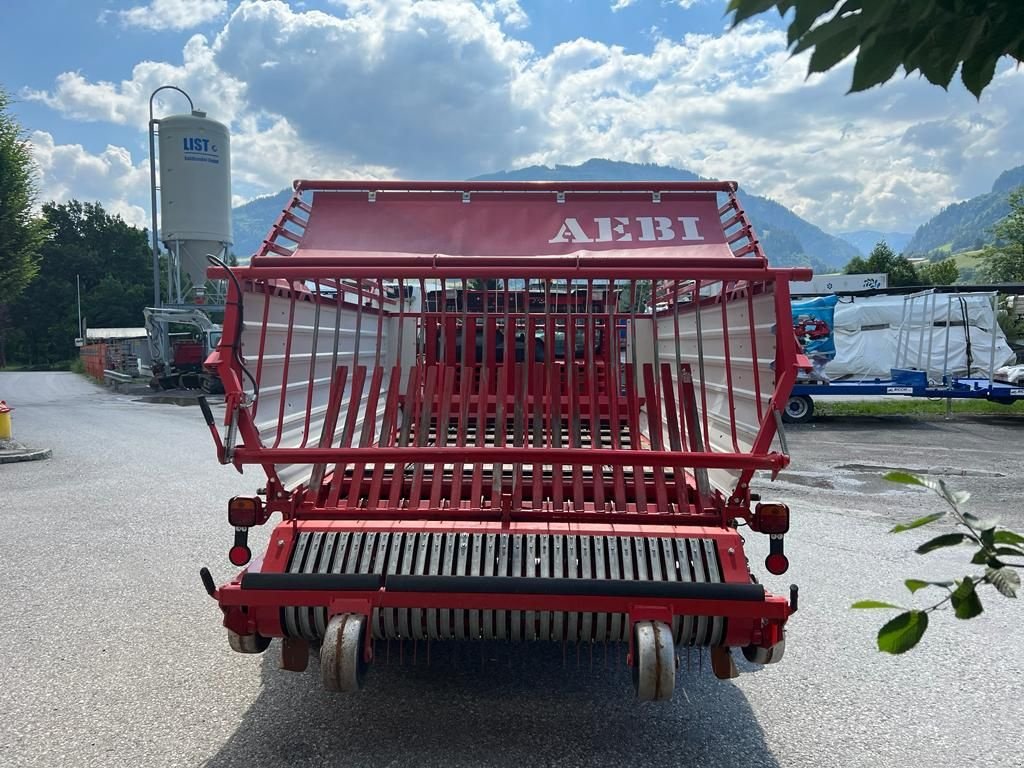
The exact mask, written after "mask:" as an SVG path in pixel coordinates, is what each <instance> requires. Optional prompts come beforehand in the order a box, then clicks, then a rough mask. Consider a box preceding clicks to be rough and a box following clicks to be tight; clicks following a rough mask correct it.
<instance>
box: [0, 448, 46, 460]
mask: <svg viewBox="0 0 1024 768" xmlns="http://www.w3.org/2000/svg"><path fill="white" fill-rule="evenodd" d="M52 455H53V451H52V450H51V449H50V448H39V449H31V448H28V449H25V450H19V451H0V464H15V463H17V462H19V461H40V460H42V459H48V458H50V456H52Z"/></svg>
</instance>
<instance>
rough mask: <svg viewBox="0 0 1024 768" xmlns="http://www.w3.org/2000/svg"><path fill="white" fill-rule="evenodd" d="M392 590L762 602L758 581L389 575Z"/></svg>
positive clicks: (387, 586)
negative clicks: (725, 582) (710, 581)
mask: <svg viewBox="0 0 1024 768" xmlns="http://www.w3.org/2000/svg"><path fill="white" fill-rule="evenodd" d="M384 586H385V587H386V588H387V589H388V590H389V591H393V592H463V593H473V594H481V593H489V594H505V595H590V596H596V597H664V598H678V599H690V600H738V601H746V602H763V601H764V587H763V586H761V585H760V584H718V583H713V584H705V583H700V582H687V581H622V580H618V579H550V578H536V577H521V576H407V575H389V576H387V577H386V579H385V581H384Z"/></svg>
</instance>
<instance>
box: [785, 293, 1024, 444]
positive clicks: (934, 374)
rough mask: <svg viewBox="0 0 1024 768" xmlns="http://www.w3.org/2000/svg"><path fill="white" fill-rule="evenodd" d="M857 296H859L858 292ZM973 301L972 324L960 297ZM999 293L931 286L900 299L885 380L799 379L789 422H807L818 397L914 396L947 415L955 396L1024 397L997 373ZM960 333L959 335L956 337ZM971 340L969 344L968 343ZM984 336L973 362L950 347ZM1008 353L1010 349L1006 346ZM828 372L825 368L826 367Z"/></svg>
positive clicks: (1003, 399) (992, 399)
mask: <svg viewBox="0 0 1024 768" xmlns="http://www.w3.org/2000/svg"><path fill="white" fill-rule="evenodd" d="M856 295H860V294H856ZM965 296H966V297H970V298H971V300H972V301H973V302H975V311H978V310H977V308H978V307H984V310H983V311H979V314H981V315H982V317H981V318H980V319H977V320H975V322H978V323H979V325H977V326H974V325H972V318H970V317H969V314H971V313H969V312H968V311H967V308H966V305H964V304H963V302H962V301H961V297H965ZM997 299H998V292H997V291H967V290H966V289H960V290H953V289H949V288H947V289H945V290H943V291H941V292H940V291H939V290H937V289H934V288H931V289H927V290H923V291H916V292H914V293H911V294H908V295H906V296H905V297H904V306H903V315H902V318H901V320H900V324H899V327H898V328H894V332H896V333H897V334H898V335H897V338H896V348H895V357H894V363H895V367H893V368H891V369H890V371H889V377H888V378H880V377H870V378H859V379H850V378H843V379H839V380H835V381H822V380H808V379H806V378H803V377H800V378H798V379H797V382H796V384H795V385H794V386H793V390H792V392H791V394H790V398H789V401H788V402H787V403H786V409H785V412H784V418H785V421H786V422H787V423H798V424H799V423H805V422H808V421H810V420H811V419H812V418H813V416H814V400H815V398H819V397H847V398H849V397H855V398H860V399H865V400H870V399H871V398H875V397H884V398H891V397H894V396H897V397H917V398H922V397H923V398H928V399H932V400H945V401H946V404H947V413H950V412H951V409H952V402H953V401H954V400H988V401H990V402H995V403H1000V404H1002V405H1012V404H1013V403H1015V402H1017V401H1018V400H1021V399H1024V386H1021V385H1019V384H1012V383H1009V382H1006V381H1000V380H999V379H997V378H996V375H997V374H996V372H997V369H998V367H999V366H1000V365H1002V364H1003V362H1004V361H1003V360H999V359H997V358H996V350H997V347H998V346H999V343H1000V342H999V339H1000V338H1001V335H1000V331H999V323H998V321H997V311H998V307H997ZM961 307H962V308H961ZM957 337H959V338H957ZM972 339H973V342H972ZM981 340H984V341H985V342H986V344H987V350H988V354H987V355H983V357H984V359H980V360H975V359H974V358H973V356H972V355H971V354H970V353H969V352H968V355H967V358H966V361H963V360H960V359H959V358H958V355H957V354H956V352H955V351H954V342H963V343H964V345H965V346H966V348H967V350H970V349H971V346H972V343H974V344H977V343H978V342H979V341H981ZM1006 351H1007V352H1009V351H1010V350H1009V349H1008V348H1006ZM825 372H826V373H827V372H828V367H827V366H826V367H825Z"/></svg>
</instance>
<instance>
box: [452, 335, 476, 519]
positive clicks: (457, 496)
mask: <svg viewBox="0 0 1024 768" xmlns="http://www.w3.org/2000/svg"><path fill="white" fill-rule="evenodd" d="M463 351H465V350H463ZM472 380H473V372H472V370H471V369H469V368H467V367H465V366H463V368H462V371H461V375H460V376H459V418H458V421H457V422H456V423H457V426H456V429H455V444H456V445H457V446H458V447H460V448H464V447H465V445H466V429H467V422H468V421H469V397H470V389H471V387H470V382H471V381H472ZM463 469H464V465H463V464H462V462H458V463H457V464H455V467H454V469H453V470H452V506H453V507H454V508H455V509H458V508H459V506H460V505H461V504H462V471H463Z"/></svg>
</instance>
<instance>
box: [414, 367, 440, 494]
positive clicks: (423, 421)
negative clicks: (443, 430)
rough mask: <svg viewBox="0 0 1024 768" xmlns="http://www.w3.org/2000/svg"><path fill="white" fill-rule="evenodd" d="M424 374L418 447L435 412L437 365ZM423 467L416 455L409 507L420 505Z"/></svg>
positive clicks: (426, 439) (417, 430)
mask: <svg viewBox="0 0 1024 768" xmlns="http://www.w3.org/2000/svg"><path fill="white" fill-rule="evenodd" d="M425 374H426V376H425V381H424V385H423V396H422V398H421V401H420V409H419V422H418V424H417V429H416V446H417V447H418V448H422V447H424V446H425V445H427V441H428V440H429V437H430V424H431V422H432V421H433V417H434V414H435V413H436V410H435V409H436V408H437V399H436V398H435V397H434V393H435V391H436V389H437V378H438V367H437V366H436V365H432V366H430V367H429V368H427V369H426V371H425ZM424 468H425V467H424V463H423V461H422V460H421V459H420V458H419V456H417V457H416V459H415V460H414V461H413V477H412V489H411V490H410V492H409V508H410V509H418V508H420V506H422V505H421V501H422V500H423V471H424Z"/></svg>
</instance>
